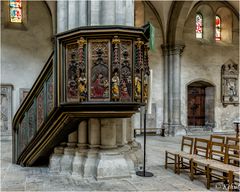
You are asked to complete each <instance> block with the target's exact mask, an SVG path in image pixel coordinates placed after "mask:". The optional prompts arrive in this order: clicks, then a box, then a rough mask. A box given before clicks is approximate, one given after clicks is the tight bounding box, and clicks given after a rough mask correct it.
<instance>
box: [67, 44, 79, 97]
mask: <svg viewBox="0 0 240 192" xmlns="http://www.w3.org/2000/svg"><path fill="white" fill-rule="evenodd" d="M78 64H79V51H78V44H77V43H73V44H69V45H67V48H66V71H67V73H66V75H67V77H66V78H67V101H68V102H72V101H76V102H77V101H78V100H79V96H78V89H77V88H78V76H79V74H78V71H77V70H78Z"/></svg>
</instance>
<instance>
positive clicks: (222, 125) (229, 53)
mask: <svg viewBox="0 0 240 192" xmlns="http://www.w3.org/2000/svg"><path fill="white" fill-rule="evenodd" d="M209 4H210V3H209ZM210 6H211V7H212V8H208V9H205V8H206V7H210ZM222 6H223V5H222V4H221V3H219V2H215V3H214V4H210V5H204V4H201V5H200V6H195V7H194V8H193V10H192V12H191V13H190V15H189V17H188V19H187V21H186V23H185V26H184V41H185V49H184V52H183V55H182V61H181V90H182V92H181V101H182V103H181V110H182V123H183V125H184V126H187V84H188V83H189V82H193V81H195V80H198V79H203V80H205V81H207V82H212V83H213V84H214V85H215V90H216V92H215V123H216V124H215V130H216V131H224V130H229V129H233V123H232V122H233V120H234V119H236V118H237V117H238V116H239V106H233V105H228V106H226V107H224V106H223V104H222V102H221V67H222V65H223V64H224V63H226V62H228V61H229V60H232V61H233V62H234V63H237V64H239V46H238V40H239V39H238V36H239V26H238V18H237V17H236V16H235V15H234V14H233V12H230V11H229V9H228V8H225V7H222ZM203 8H204V9H203ZM202 10H204V12H203V13H202V14H203V20H204V19H205V23H204V27H205V26H206V31H207V32H206V33H207V34H206V36H204V35H205V31H203V39H196V37H195V15H196V13H198V12H199V11H202ZM222 10H228V12H226V11H225V12H224V13H223V11H222ZM211 11H212V12H211ZM215 14H221V16H222V18H223V19H222V28H223V30H222V37H223V38H222V39H221V41H215V39H214V25H213V24H214V21H215V20H214V19H215ZM223 14H224V15H223ZM204 15H206V17H204ZM209 19H212V22H211V21H209ZM231 25H232V27H231ZM229 28H230V29H234V30H231V31H229V30H228V29H229ZM203 30H205V28H203ZM211 30H212V31H213V33H211ZM205 37H206V38H205Z"/></svg>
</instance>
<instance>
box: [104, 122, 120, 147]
mask: <svg viewBox="0 0 240 192" xmlns="http://www.w3.org/2000/svg"><path fill="white" fill-rule="evenodd" d="M118 123H119V121H118V119H101V146H100V147H101V148H105V149H106V148H116V147H117V145H116V144H117V133H116V127H117V125H118Z"/></svg>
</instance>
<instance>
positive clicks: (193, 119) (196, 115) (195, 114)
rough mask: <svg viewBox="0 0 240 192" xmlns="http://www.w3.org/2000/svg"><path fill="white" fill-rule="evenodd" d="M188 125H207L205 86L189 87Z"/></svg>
mask: <svg viewBox="0 0 240 192" xmlns="http://www.w3.org/2000/svg"><path fill="white" fill-rule="evenodd" d="M188 125H190V126H204V125H205V88H204V87H188Z"/></svg>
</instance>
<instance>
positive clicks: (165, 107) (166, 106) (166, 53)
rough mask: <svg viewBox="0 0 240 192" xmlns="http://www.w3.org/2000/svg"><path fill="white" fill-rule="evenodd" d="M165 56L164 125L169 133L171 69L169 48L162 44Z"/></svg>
mask: <svg viewBox="0 0 240 192" xmlns="http://www.w3.org/2000/svg"><path fill="white" fill-rule="evenodd" d="M162 50H163V56H164V77H163V78H164V87H163V88H164V91H163V126H162V128H163V129H165V133H168V131H169V130H168V122H169V121H168V71H169V69H168V68H169V63H168V48H167V47H166V46H162Z"/></svg>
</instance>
